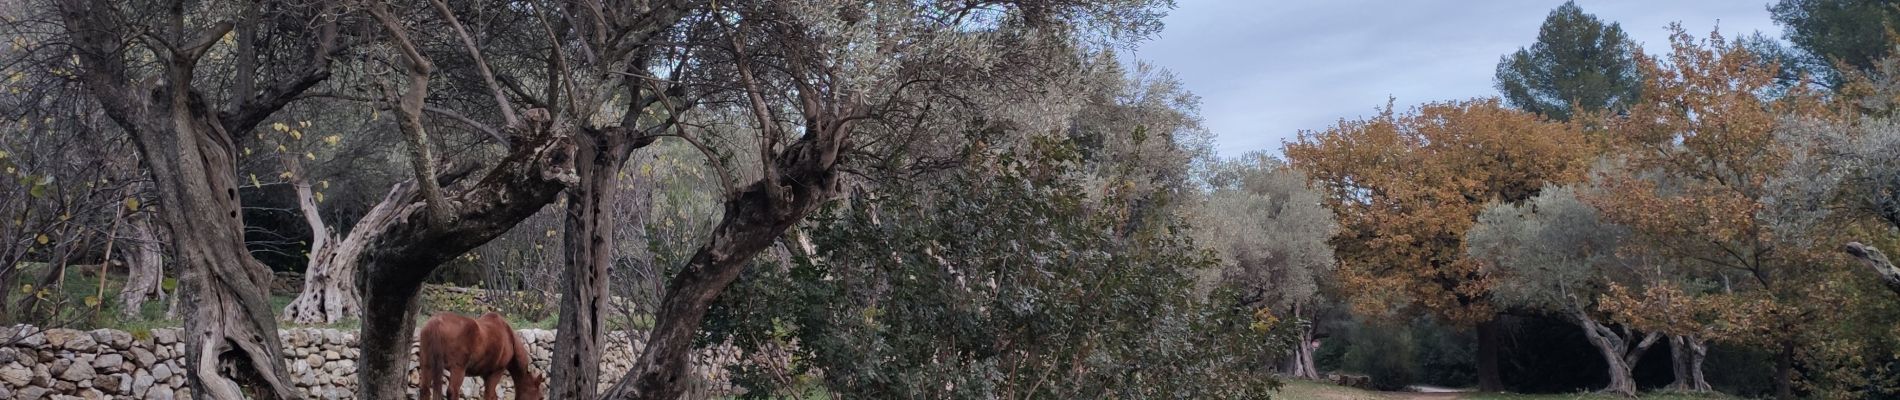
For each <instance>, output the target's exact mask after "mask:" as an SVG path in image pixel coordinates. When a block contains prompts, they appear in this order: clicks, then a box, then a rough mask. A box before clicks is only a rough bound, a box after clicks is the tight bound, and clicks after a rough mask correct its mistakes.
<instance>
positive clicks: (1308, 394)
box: [1273, 379, 1389, 400]
mask: <svg viewBox="0 0 1900 400" xmlns="http://www.w3.org/2000/svg"><path fill="white" fill-rule="evenodd" d="M1280 383H1281V386H1280V391H1278V392H1275V393H1273V398H1275V399H1292V400H1307V399H1314V400H1321V399H1324V400H1330V399H1341V400H1344V399H1354V400H1358V399H1364V400H1386V399H1389V398H1388V397H1386V396H1385V395H1384V394H1382V393H1380V392H1373V391H1366V390H1360V389H1355V388H1349V387H1345V386H1338V385H1330V384H1325V383H1320V382H1314V381H1307V380H1295V379H1288V380H1282V381H1280Z"/></svg>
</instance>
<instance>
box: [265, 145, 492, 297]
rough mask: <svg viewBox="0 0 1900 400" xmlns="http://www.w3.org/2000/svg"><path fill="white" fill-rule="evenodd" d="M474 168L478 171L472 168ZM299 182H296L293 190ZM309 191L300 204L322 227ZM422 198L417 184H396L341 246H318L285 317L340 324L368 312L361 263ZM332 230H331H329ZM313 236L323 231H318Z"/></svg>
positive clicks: (301, 195) (303, 192) (458, 172)
mask: <svg viewBox="0 0 1900 400" xmlns="http://www.w3.org/2000/svg"><path fill="white" fill-rule="evenodd" d="M470 167H472V166H470ZM469 172H470V171H469V170H456V171H451V172H450V173H449V176H450V177H459V176H461V175H466V174H468V173H469ZM296 181H297V180H293V186H294V185H295V182H296ZM304 187H305V188H306V189H298V197H299V201H298V202H299V203H300V204H305V203H307V204H309V206H307V207H306V208H305V219H307V220H310V221H311V222H312V223H318V224H320V223H322V220H321V219H319V218H318V217H317V216H316V214H315V213H316V206H315V202H314V200H315V199H314V198H311V197H308V196H307V192H306V190H307V187H308V185H307V184H305V185H304ZM415 196H416V183H415V181H414V180H410V181H404V182H402V183H398V184H396V186H395V187H394V188H391V189H390V190H389V194H386V195H384V196H383V200H382V201H380V202H377V203H376V206H375V207H371V208H370V210H369V212H368V213H365V214H363V218H362V219H358V220H357V221H356V227H355V228H353V229H351V230H350V234H349V235H348V236H345V237H343V239H342V240H341V241H337V240H334V239H333V240H330V241H327V242H320V243H329V244H328V245H313V246H312V247H311V248H312V249H313V250H312V251H311V254H310V264H309V265H308V267H306V268H305V269H304V286H303V292H301V293H299V294H298V295H297V298H296V299H295V300H291V302H290V304H289V305H286V306H284V315H282V316H281V317H280V318H283V319H284V320H285V321H291V322H294V323H299V324H317V323H335V322H337V321H342V320H344V319H347V318H354V317H356V316H358V315H360V313H361V312H362V305H361V304H360V303H358V302H357V301H358V300H359V299H361V298H362V293H359V292H358V291H357V285H356V273H357V262H358V261H359V260H360V259H361V258H362V254H363V251H364V249H366V248H368V247H369V244H370V240H371V239H372V238H371V234H372V233H375V232H381V231H383V230H384V229H387V228H388V227H389V225H390V224H393V223H395V222H396V217H397V216H398V213H399V211H400V210H401V209H402V207H404V206H406V205H408V204H409V201H410V200H412V199H413V198H415ZM325 231H327V230H325ZM311 232H312V233H313V234H314V233H316V232H319V231H318V230H317V229H316V228H315V227H312V229H311Z"/></svg>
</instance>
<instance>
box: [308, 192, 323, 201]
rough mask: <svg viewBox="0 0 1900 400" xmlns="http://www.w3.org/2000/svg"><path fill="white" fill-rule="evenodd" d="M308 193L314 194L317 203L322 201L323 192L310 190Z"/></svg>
mask: <svg viewBox="0 0 1900 400" xmlns="http://www.w3.org/2000/svg"><path fill="white" fill-rule="evenodd" d="M310 195H311V196H315V197H316V198H317V202H318V203H322V202H323V192H310Z"/></svg>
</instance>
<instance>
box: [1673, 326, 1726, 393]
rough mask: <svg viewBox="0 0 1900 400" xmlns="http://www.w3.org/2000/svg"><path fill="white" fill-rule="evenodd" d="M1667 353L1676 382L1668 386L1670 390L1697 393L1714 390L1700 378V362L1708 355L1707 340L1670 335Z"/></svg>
mask: <svg viewBox="0 0 1900 400" xmlns="http://www.w3.org/2000/svg"><path fill="white" fill-rule="evenodd" d="M1669 352H1670V356H1671V361H1672V362H1671V366H1672V367H1673V368H1672V369H1673V372H1674V373H1675V377H1676V381H1675V382H1674V383H1670V384H1669V387H1670V388H1671V389H1675V390H1679V391H1684V392H1697V393H1700V392H1708V391H1711V390H1715V389H1714V388H1712V387H1710V386H1709V381H1708V380H1707V379H1704V378H1703V376H1702V360H1703V359H1704V358H1706V357H1708V355H1709V345H1708V339H1702V338H1698V337H1696V336H1694V335H1670V336H1669Z"/></svg>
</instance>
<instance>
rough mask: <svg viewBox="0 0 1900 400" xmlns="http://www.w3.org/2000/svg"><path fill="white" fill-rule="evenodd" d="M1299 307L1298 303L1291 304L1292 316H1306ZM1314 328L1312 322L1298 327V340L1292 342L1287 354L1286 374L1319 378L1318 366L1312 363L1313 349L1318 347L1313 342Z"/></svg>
mask: <svg viewBox="0 0 1900 400" xmlns="http://www.w3.org/2000/svg"><path fill="white" fill-rule="evenodd" d="M1301 308H1302V307H1301V306H1300V304H1297V303H1295V304H1294V305H1293V316H1294V317H1299V318H1306V316H1305V315H1302V313H1301V312H1300V311H1301ZM1309 321H1310V319H1309ZM1314 329H1315V328H1314V324H1310V323H1309V324H1308V325H1307V326H1306V327H1305V328H1301V329H1300V336H1299V339H1298V340H1299V342H1297V343H1294V344H1293V352H1292V353H1291V354H1288V355H1287V356H1288V358H1287V365H1286V374H1287V375H1288V376H1292V377H1294V378H1300V379H1319V368H1315V367H1314V365H1313V351H1314V350H1317V349H1318V348H1319V346H1318V345H1317V344H1315V343H1313V331H1314Z"/></svg>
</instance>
